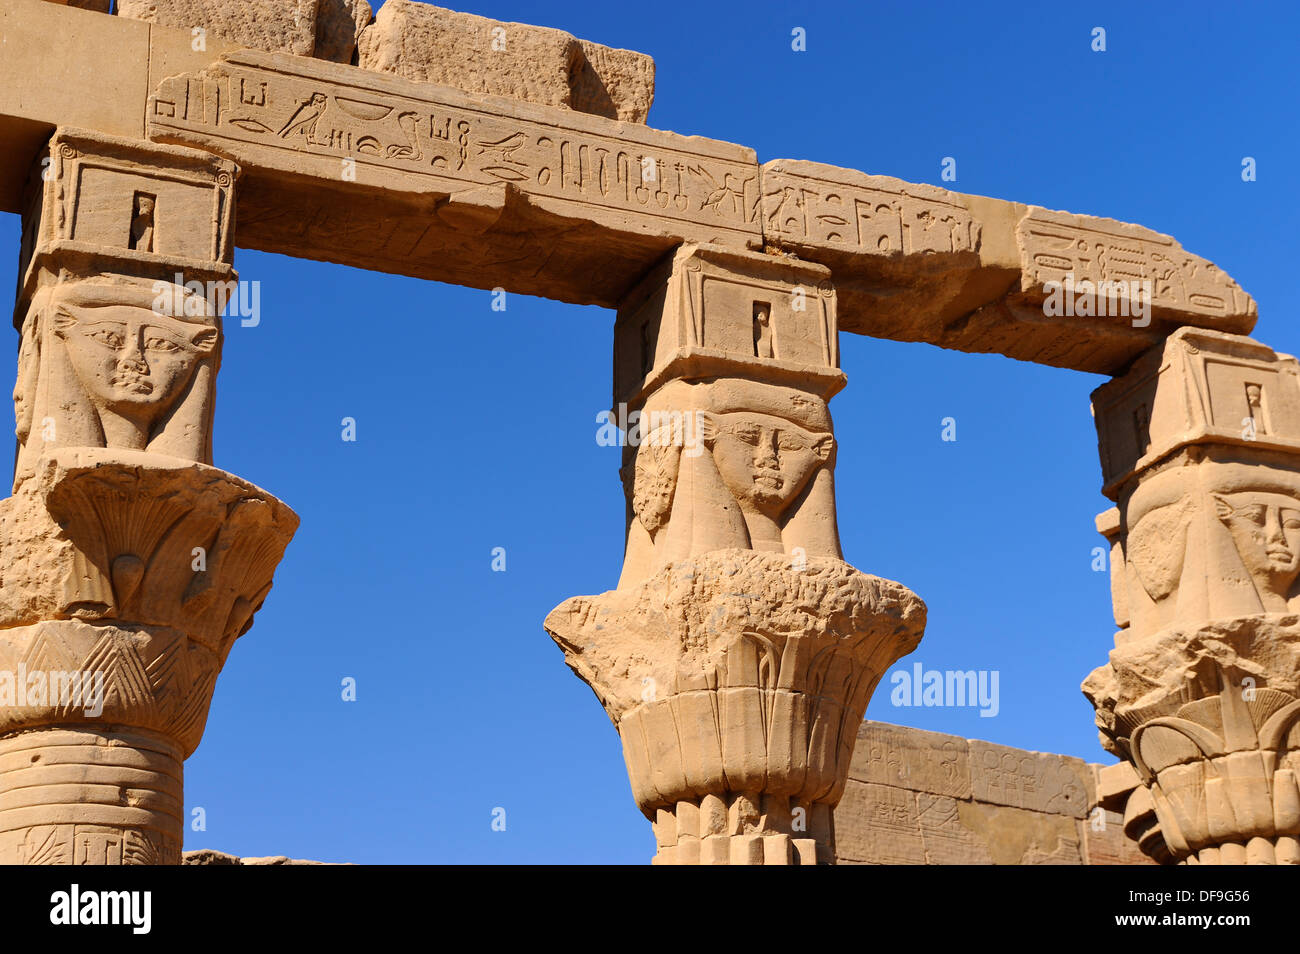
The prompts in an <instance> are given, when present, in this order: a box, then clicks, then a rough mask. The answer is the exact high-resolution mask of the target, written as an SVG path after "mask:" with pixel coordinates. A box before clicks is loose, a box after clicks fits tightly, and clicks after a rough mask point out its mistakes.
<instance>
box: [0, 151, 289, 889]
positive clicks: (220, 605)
mask: <svg viewBox="0 0 1300 954" xmlns="http://www.w3.org/2000/svg"><path fill="white" fill-rule="evenodd" d="M235 174H236V169H235V167H234V165H233V164H232V163H230V162H228V161H226V160H223V159H219V158H216V157H214V156H210V155H208V154H206V153H201V152H197V151H193V150H188V149H181V148H176V147H168V146H157V145H152V144H149V143H144V142H134V141H126V140H119V139H114V138H108V137H104V136H102V135H99V134H89V133H83V132H79V131H76V130H67V129H62V130H59V131H58V132H57V133H55V135H54V137H53V138H52V140H51V141H50V144H49V148H48V151H47V152H46V153H45V154H44V155H42V156H40V157H38V160H37V164H36V166H35V168H34V171H33V175H32V178H31V184H30V187H29V198H28V202H27V206H26V213H25V215H24V219H23V247H22V260H21V267H20V270H19V289H18V296H17V307H16V310H15V323H16V325H17V327H18V329H19V332H20V334H21V344H20V348H19V358H18V361H19V373H18V385H17V388H16V389H15V391H14V405H15V411H16V416H17V436H18V452H17V462H16V467H15V475H14V485H13V496H11V497H9V498H7V499H5V500H3V501H0V863H50V864H68V863H75V864H129V863H152V864H178V863H179V862H180V853H181V841H182V832H183V828H184V820H185V811H184V802H183V797H182V769H181V765H182V762H183V760H184V759H185V758H187V757H188V756H189V755H190V754H191V753H192V752H193V751H194V749H195V748H196V747H197V746H198V744H199V740H200V739H201V738H202V735H203V728H204V724H205V722H206V719H207V712H208V705H209V703H210V701H211V698H212V691H213V687H214V684H215V682H216V678H217V674H218V673H219V672H220V670H221V667H222V665H223V664H224V662H225V660H226V655H227V654H228V653H229V652H230V648H231V645H232V643H233V642H234V640H235V639H236V638H237V637H238V636H240V635H242V634H243V633H244V632H246V631H247V630H248V628H249V627H250V626H251V624H252V617H253V614H254V613H255V612H256V611H257V609H258V608H259V607H260V606H261V605H262V602H263V600H265V599H266V595H267V592H268V591H269V590H270V588H271V577H272V574H273V572H274V570H275V567H276V565H277V564H278V562H279V560H280V557H281V556H282V555H283V553H284V549H285V547H286V546H287V545H288V542H289V539H290V538H291V537H292V535H293V532H294V530H295V529H296V527H297V522H298V521H297V517H296V516H295V515H294V514H293V513H292V511H290V510H289V509H288V508H287V507H286V506H285V505H284V504H282V503H281V502H280V501H278V500H276V499H275V498H274V497H272V496H271V495H269V494H267V493H266V492H265V491H263V490H260V489H259V488H257V487H255V486H253V485H252V484H249V483H247V482H246V481H243V480H240V479H239V478H238V477H235V476H233V475H231V474H228V473H225V472H224V471H221V470H218V469H216V468H215V467H213V466H211V463H212V413H213V404H214V400H215V385H216V374H217V369H218V367H219V365H220V351H221V330H222V329H221V319H220V317H219V316H220V311H221V308H222V305H223V303H224V298H225V296H227V295H228V294H230V292H231V291H232V290H233V288H234V287H235V286H234V282H235V281H236V276H235V273H234V271H233V269H232V268H231V264H230V263H231V259H232V254H231V253H232V248H231V223H232V208H233V206H232V203H233V198H234V180H235Z"/></svg>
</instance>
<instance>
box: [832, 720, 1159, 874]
mask: <svg viewBox="0 0 1300 954" xmlns="http://www.w3.org/2000/svg"><path fill="white" fill-rule="evenodd" d="M1119 767H1120V768H1124V767H1125V766H1122V765H1121V766H1119ZM1103 769H1107V770H1108V769H1109V767H1103V766H1100V765H1094V764H1091V763H1088V762H1084V761H1083V760H1082V759H1077V758H1073V757H1072V756H1068V755H1051V754H1048V753H1044V752H1028V751H1025V750H1024V749H1013V748H1009V747H1007V746H1005V745H994V744H992V743H990V742H981V741H979V740H977V739H963V738H961V737H960V736H956V735H945V734H942V733H939V732H927V731H925V730H923V729H909V728H905V727H903V726H897V725H890V724H888V723H885V722H863V723H862V725H861V726H859V728H858V742H857V746H856V748H855V749H854V752H853V761H852V762H851V763H850V766H849V781H848V784H847V786H846V787H845V790H844V797H843V798H842V799H841V801H840V803H839V806H838V807H837V808H836V809H835V846H836V861H837V863H839V864H890V865H987V864H994V865H1149V864H1154V862H1153V861H1152V860H1151V859H1150V858H1148V857H1147V856H1146V855H1144V854H1143V853H1142V852H1141V851H1140V850H1139V849H1138V845H1137V842H1136V841H1134V840H1133V839H1132V838H1131V837H1129V836H1128V835H1126V834H1125V832H1124V816H1123V814H1122V811H1123V804H1122V802H1121V803H1120V804H1119V806H1118V807H1119V810H1118V811H1116V810H1115V807H1116V806H1115V805H1114V804H1113V802H1112V800H1111V799H1107V798H1103V797H1102V796H1103V795H1104V794H1108V792H1109V789H1108V787H1107V785H1106V783H1105V782H1102V781H1101V780H1100V776H1101V773H1102V771H1103ZM1134 782H1136V779H1134ZM1111 787H1112V788H1113V787H1115V786H1111ZM1120 794H1123V793H1120Z"/></svg>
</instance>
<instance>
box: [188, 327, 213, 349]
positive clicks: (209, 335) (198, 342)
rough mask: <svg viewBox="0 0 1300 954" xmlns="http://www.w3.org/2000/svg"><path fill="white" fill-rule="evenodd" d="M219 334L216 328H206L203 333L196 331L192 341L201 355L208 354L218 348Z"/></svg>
mask: <svg viewBox="0 0 1300 954" xmlns="http://www.w3.org/2000/svg"><path fill="white" fill-rule="evenodd" d="M218 334H219V332H218V331H217V329H216V328H204V329H202V330H201V331H196V332H195V333H194V336H193V337H192V338H191V339H190V341H191V343H192V344H193V345H194V347H195V349H197V350H198V351H199V352H200V353H202V354H208V353H209V352H211V351H212V349H213V348H215V347H216V346H217V335H218Z"/></svg>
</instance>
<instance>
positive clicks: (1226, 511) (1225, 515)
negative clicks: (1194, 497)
mask: <svg viewBox="0 0 1300 954" xmlns="http://www.w3.org/2000/svg"><path fill="white" fill-rule="evenodd" d="M1210 497H1211V499H1212V500H1213V501H1214V512H1215V513H1216V514H1217V515H1218V517H1219V519H1220V520H1228V519H1230V518H1231V517H1232V515H1233V514H1234V513H1236V510H1234V509H1233V507H1232V504H1230V503H1228V501H1226V500H1224V499H1223V498H1222V497H1220V496H1219V495H1218V494H1210Z"/></svg>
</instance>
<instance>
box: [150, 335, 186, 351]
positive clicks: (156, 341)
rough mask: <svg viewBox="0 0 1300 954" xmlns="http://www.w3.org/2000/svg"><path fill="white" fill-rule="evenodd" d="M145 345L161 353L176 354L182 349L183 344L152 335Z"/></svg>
mask: <svg viewBox="0 0 1300 954" xmlns="http://www.w3.org/2000/svg"><path fill="white" fill-rule="evenodd" d="M144 346H145V347H146V348H148V349H149V350H150V351H157V352H158V353H160V354H175V353H176V352H177V351H180V350H181V346H180V345H178V344H177V343H176V342H174V341H171V340H170V339H168V338H162V337H159V336H157V335H150V336H149V337H148V338H146V339H145V342H144Z"/></svg>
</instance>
